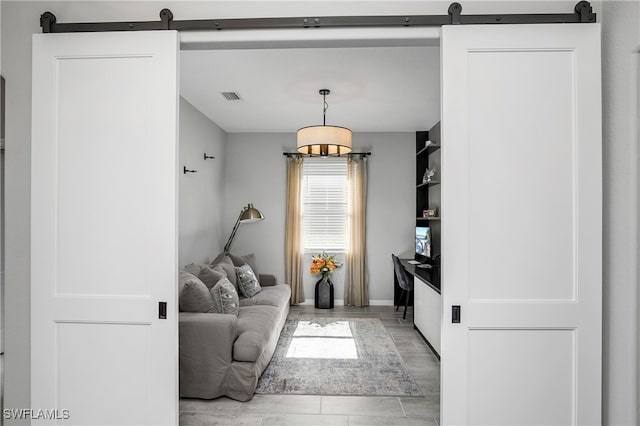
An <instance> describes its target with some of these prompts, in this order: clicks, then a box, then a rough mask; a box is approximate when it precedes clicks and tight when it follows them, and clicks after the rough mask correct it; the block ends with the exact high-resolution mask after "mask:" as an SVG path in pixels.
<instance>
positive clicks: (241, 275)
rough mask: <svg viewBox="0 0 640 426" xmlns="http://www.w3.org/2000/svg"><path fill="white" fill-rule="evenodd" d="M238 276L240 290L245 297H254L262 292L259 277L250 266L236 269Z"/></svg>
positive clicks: (246, 265)
mask: <svg viewBox="0 0 640 426" xmlns="http://www.w3.org/2000/svg"><path fill="white" fill-rule="evenodd" d="M236 275H237V276H238V288H239V289H240V293H241V294H242V295H243V296H244V297H253V296H255V295H256V294H258V293H260V291H261V290H262V287H260V283H259V282H258V277H256V274H254V273H253V269H251V266H249V265H248V264H246V263H245V264H244V265H242V266H239V267H236Z"/></svg>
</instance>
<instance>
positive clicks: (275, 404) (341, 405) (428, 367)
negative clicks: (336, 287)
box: [180, 306, 440, 426]
mask: <svg viewBox="0 0 640 426" xmlns="http://www.w3.org/2000/svg"><path fill="white" fill-rule="evenodd" d="M401 311H402V310H400V312H395V310H394V308H393V307H391V306H370V307H367V308H351V307H343V306H340V307H336V308H335V309H332V310H322V309H314V308H313V306H293V307H292V308H291V311H290V313H289V318H296V317H298V316H299V315H300V314H301V313H302V314H303V315H305V316H308V315H313V316H318V317H326V316H329V317H344V318H349V317H353V318H364V317H373V318H380V319H381V320H382V323H383V324H384V326H385V328H386V329H387V331H388V332H389V334H390V335H391V337H392V338H393V340H394V341H395V343H396V345H397V348H398V352H399V353H400V355H401V356H402V358H403V359H404V361H405V362H406V363H407V366H408V367H409V371H410V372H411V374H413V377H415V379H416V381H417V382H418V385H420V387H421V388H422V392H423V393H424V395H425V396H424V397H423V398H416V397H379V396H320V395H256V396H255V397H254V398H253V399H252V400H251V401H248V402H238V401H234V400H232V399H229V398H218V399H214V400H199V399H181V400H180V424H181V425H183V426H196V425H197V426H204V425H207V426H209V425H212V426H213V425H220V426H245V425H246V426H280V425H287V426H325V425H326V426H377V425H380V426H414V425H415V426H418V425H420V426H430V425H438V424H439V423H438V422H439V416H440V362H439V361H438V359H437V358H436V357H435V356H434V355H433V353H432V352H431V350H430V349H429V347H428V346H427V345H426V343H424V341H423V340H422V339H421V338H420V336H419V335H418V334H417V332H416V331H415V330H414V329H413V322H412V315H413V311H412V310H411V308H409V311H407V319H406V320H403V319H402V312H401Z"/></svg>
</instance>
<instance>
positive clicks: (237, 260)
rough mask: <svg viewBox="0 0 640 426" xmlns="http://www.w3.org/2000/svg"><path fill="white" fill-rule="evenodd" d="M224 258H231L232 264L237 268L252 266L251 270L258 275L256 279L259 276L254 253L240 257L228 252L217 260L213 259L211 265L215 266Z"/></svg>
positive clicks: (220, 255) (221, 254)
mask: <svg viewBox="0 0 640 426" xmlns="http://www.w3.org/2000/svg"><path fill="white" fill-rule="evenodd" d="M224 257H228V258H230V259H231V262H233V266H235V267H240V266H242V265H244V264H245V263H246V264H247V265H249V266H251V269H253V273H254V274H256V277H257V276H258V275H259V273H258V268H257V267H256V256H255V255H254V254H253V253H249V254H245V255H242V256H240V255H237V254H233V253H229V252H228V251H227V252H224V253H220V254H219V255H218V256H217V257H216V258H215V259H213V262H211V263H212V264H215V263H217V262H219V261H220V260H222V259H223V258H224Z"/></svg>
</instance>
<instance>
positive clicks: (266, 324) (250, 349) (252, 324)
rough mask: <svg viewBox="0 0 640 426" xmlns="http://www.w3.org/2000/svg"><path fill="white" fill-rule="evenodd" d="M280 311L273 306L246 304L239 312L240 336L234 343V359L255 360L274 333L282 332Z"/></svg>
mask: <svg viewBox="0 0 640 426" xmlns="http://www.w3.org/2000/svg"><path fill="white" fill-rule="evenodd" d="M279 317H280V311H279V309H278V308H275V307H273V306H266V305H261V306H258V305H256V306H245V307H241V308H240V312H239V314H238V338H237V339H236V341H235V343H234V344H233V359H234V360H236V361H246V362H255V361H256V360H257V359H258V358H259V357H260V355H261V354H262V352H263V351H264V350H265V349H266V348H267V345H268V342H269V340H270V339H271V338H272V337H273V334H274V333H276V334H280V328H279V327H278V320H279Z"/></svg>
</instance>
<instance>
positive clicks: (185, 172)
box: [182, 166, 198, 175]
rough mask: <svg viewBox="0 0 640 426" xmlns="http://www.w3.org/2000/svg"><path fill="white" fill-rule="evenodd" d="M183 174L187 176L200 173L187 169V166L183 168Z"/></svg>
mask: <svg viewBox="0 0 640 426" xmlns="http://www.w3.org/2000/svg"><path fill="white" fill-rule="evenodd" d="M182 172H183V173H184V174H185V175H186V174H187V173H198V171H197V170H189V169H187V166H184V167H183V168H182Z"/></svg>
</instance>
